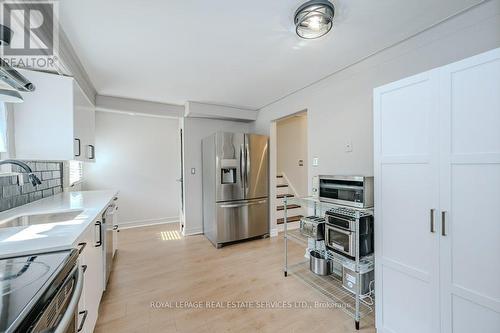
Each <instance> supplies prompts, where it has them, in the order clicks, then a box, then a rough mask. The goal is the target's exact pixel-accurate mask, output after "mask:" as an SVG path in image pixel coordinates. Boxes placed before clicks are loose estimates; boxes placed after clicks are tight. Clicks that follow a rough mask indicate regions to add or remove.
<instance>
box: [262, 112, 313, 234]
mask: <svg viewBox="0 0 500 333" xmlns="http://www.w3.org/2000/svg"><path fill="white" fill-rule="evenodd" d="M300 113H305V114H306V115H307V157H308V158H307V160H308V163H307V164H306V165H305V167H306V168H307V177H308V178H310V171H311V170H310V168H309V160H310V158H309V157H310V149H309V142H310V137H309V113H308V109H307V108H305V109H302V110H300V111H296V112H293V113H290V114H287V115H285V116H282V117H278V118H275V119H272V120H271V122H270V125H269V219H270V223H269V235H270V237H276V236H278V225H277V224H276V207H277V206H278V200H277V199H276V184H277V181H276V167H277V164H278V130H277V129H278V128H277V125H278V122H279V121H280V120H284V119H287V118H290V117H294V116H295V115H297V114H300ZM307 188H308V190H309V191H310V189H311V184H310V183H309V184H308V186H307Z"/></svg>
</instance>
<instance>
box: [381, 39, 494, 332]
mask: <svg viewBox="0 0 500 333" xmlns="http://www.w3.org/2000/svg"><path fill="white" fill-rule="evenodd" d="M374 125H375V127H374V142H375V147H374V155H375V220H376V221H377V226H376V228H375V233H376V234H375V244H376V249H375V253H376V283H377V288H376V316H377V318H376V325H377V332H388V333H413V332H415V333H417V332H418V333H427V332H428V333H434V332H442V333H450V332H453V333H465V332H481V333H498V332H500V282H499V281H500V280H499V277H500V259H499V256H500V219H499V217H498V214H496V209H497V207H498V205H499V204H500V49H497V50H493V51H490V52H487V53H484V54H480V55H478V56H474V57H472V58H468V59H465V60H463V61H459V62H457V63H454V64H451V65H447V66H444V67H440V68H437V69H434V70H432V71H429V72H425V73H422V74H419V75H416V76H413V77H410V78H407V79H403V80H401V81H398V82H394V83H391V84H388V85H385V86H383V87H380V88H377V89H375V91H374Z"/></svg>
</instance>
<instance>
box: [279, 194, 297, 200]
mask: <svg viewBox="0 0 500 333" xmlns="http://www.w3.org/2000/svg"><path fill="white" fill-rule="evenodd" d="M284 197H287V198H291V197H293V194H278V195H277V196H276V199H283V198H284Z"/></svg>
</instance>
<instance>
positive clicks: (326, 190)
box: [319, 178, 364, 208]
mask: <svg viewBox="0 0 500 333" xmlns="http://www.w3.org/2000/svg"><path fill="white" fill-rule="evenodd" d="M363 191H364V186H363V182H362V181H352V180H343V179H329V178H320V180H319V197H320V200H323V201H327V202H332V203H339V204H344V205H349V206H353V207H361V208H362V207H363V206H364V203H363V198H364V196H363V195H364V193H363Z"/></svg>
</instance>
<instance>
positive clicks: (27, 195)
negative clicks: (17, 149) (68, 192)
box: [0, 161, 63, 211]
mask: <svg viewBox="0 0 500 333" xmlns="http://www.w3.org/2000/svg"><path fill="white" fill-rule="evenodd" d="M24 162H25V163H26V164H28V165H29V166H30V168H31V169H32V170H33V172H34V173H35V174H36V175H37V176H38V178H40V180H41V181H42V184H41V185H38V186H33V185H31V183H30V182H29V180H28V175H27V174H25V173H24V171H23V170H22V169H21V168H20V167H18V166H15V165H13V166H12V172H19V173H24V184H22V186H20V185H18V184H17V180H18V178H17V176H0V211H4V210H7V209H11V208H14V207H18V206H22V205H25V204H27V203H30V202H33V201H36V200H40V199H42V198H46V197H50V196H52V195H54V194H57V193H60V192H62V190H63V187H62V174H63V163H62V162H51V161H46V162H45V161H24Z"/></svg>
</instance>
